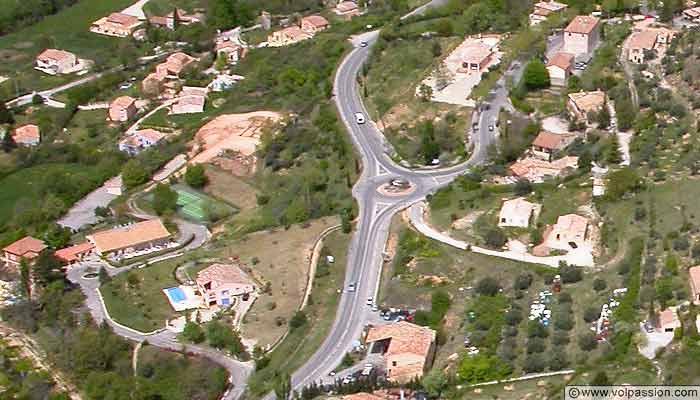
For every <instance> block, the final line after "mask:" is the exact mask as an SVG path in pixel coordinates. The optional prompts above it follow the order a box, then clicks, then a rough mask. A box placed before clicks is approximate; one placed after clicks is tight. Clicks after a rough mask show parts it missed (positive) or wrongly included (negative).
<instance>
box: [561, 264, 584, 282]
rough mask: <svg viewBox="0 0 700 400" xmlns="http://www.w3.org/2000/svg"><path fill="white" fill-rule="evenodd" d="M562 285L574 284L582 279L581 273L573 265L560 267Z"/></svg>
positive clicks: (579, 269)
mask: <svg viewBox="0 0 700 400" xmlns="http://www.w3.org/2000/svg"><path fill="white" fill-rule="evenodd" d="M559 275H561V281H562V283H576V282H579V281H580V280H581V279H583V272H582V269H581V268H580V267H577V266H574V265H562V266H561V267H560V268H559Z"/></svg>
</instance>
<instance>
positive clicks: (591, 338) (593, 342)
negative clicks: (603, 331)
mask: <svg viewBox="0 0 700 400" xmlns="http://www.w3.org/2000/svg"><path fill="white" fill-rule="evenodd" d="M596 346H598V340H597V339H596V337H595V333H593V332H585V333H582V334H581V335H579V336H578V347H580V348H581V350H583V351H591V350H593V349H595V348H596Z"/></svg>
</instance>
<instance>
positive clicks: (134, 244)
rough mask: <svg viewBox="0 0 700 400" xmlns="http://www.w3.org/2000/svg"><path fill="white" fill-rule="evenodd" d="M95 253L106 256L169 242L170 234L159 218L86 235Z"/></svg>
mask: <svg viewBox="0 0 700 400" xmlns="http://www.w3.org/2000/svg"><path fill="white" fill-rule="evenodd" d="M86 239H87V240H88V241H89V242H90V243H92V244H93V245H94V246H95V253H96V254H97V255H99V256H103V257H107V256H112V255H122V254H128V253H133V252H134V251H139V250H145V249H149V248H152V247H154V246H163V245H166V244H168V243H169V242H170V240H171V239H172V235H171V234H170V232H168V229H166V228H165V225H163V222H162V221H161V220H160V219H149V220H146V221H142V222H137V223H134V224H131V225H127V226H121V227H116V228H112V229H109V230H104V231H100V232H96V233H93V234H91V235H87V236H86Z"/></svg>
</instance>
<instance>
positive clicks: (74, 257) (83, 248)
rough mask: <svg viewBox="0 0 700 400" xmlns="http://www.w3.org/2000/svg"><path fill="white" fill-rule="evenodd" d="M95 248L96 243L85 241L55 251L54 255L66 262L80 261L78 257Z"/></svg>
mask: <svg viewBox="0 0 700 400" xmlns="http://www.w3.org/2000/svg"><path fill="white" fill-rule="evenodd" d="M94 248H95V245H93V244H92V243H90V242H85V243H81V244H76V245H75V246H70V247H66V248H65V249H61V250H57V251H56V252H55V253H54V256H56V258H58V259H59V260H63V261H65V262H73V261H78V258H79V256H80V255H81V254H83V253H87V252H89V251H90V250H92V249H94Z"/></svg>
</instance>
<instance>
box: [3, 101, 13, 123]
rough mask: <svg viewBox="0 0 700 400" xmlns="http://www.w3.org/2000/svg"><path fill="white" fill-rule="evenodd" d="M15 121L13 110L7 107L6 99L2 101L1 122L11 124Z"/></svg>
mask: <svg viewBox="0 0 700 400" xmlns="http://www.w3.org/2000/svg"><path fill="white" fill-rule="evenodd" d="M13 122H15V118H14V116H13V115H12V111H10V110H9V109H8V108H7V105H5V102H4V101H0V124H11V123H13Z"/></svg>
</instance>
